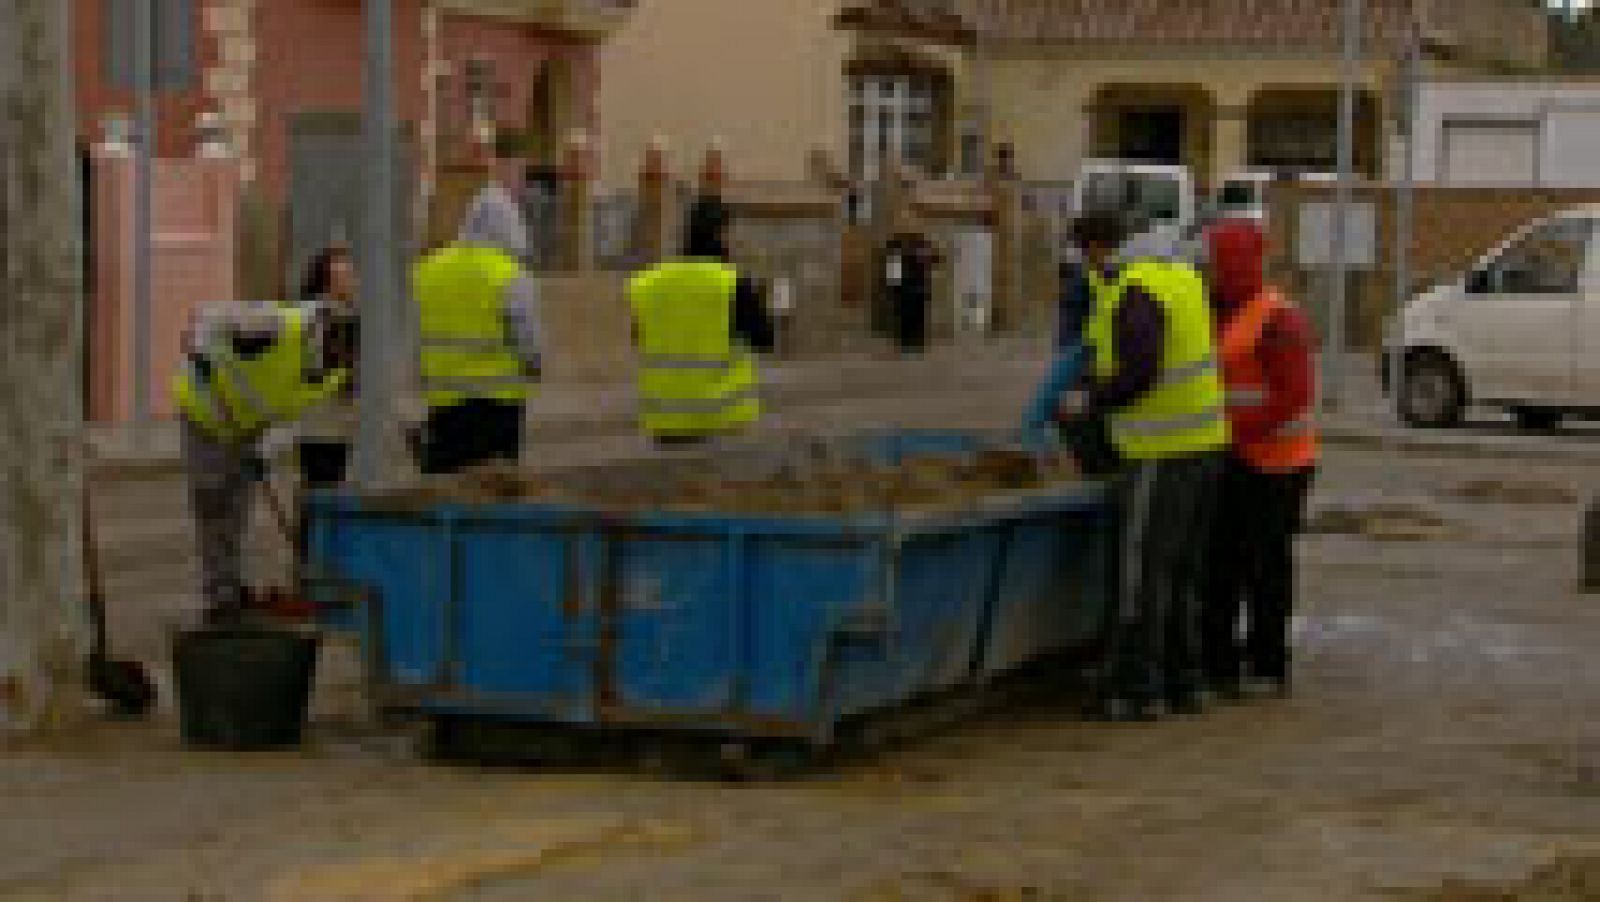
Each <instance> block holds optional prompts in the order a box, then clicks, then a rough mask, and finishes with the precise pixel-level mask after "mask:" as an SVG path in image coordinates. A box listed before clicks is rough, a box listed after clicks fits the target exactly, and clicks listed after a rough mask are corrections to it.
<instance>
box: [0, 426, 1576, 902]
mask: <svg viewBox="0 0 1600 902" xmlns="http://www.w3.org/2000/svg"><path fill="white" fill-rule="evenodd" d="M1586 480H1587V476H1586V474H1585V473H1583V472H1582V470H1580V469H1578V468H1576V467H1574V466H1571V465H1565V466H1563V465H1557V464H1540V463H1537V462H1533V461H1495V462H1489V461H1483V462H1467V461H1461V460H1452V461H1442V460H1428V459H1419V458H1416V457H1402V456H1397V455H1393V454H1385V453H1382V452H1380V451H1374V450H1365V451H1360V452H1356V451H1349V450H1346V451H1342V452H1337V453H1335V455H1334V456H1333V459H1332V460H1331V461H1330V463H1329V464H1328V466H1327V467H1326V470H1325V472H1324V474H1323V479H1322V482H1321V485H1320V490H1319V499H1318V506H1319V508H1322V509H1325V510H1332V511H1334V513H1331V514H1327V515H1325V516H1324V517H1323V518H1322V520H1321V522H1322V524H1323V526H1324V527H1326V528H1327V529H1329V530H1331V532H1329V533H1325V534H1319V535H1314V536H1311V537H1308V538H1307V539H1306V542H1305V545H1304V561H1305V566H1304V572H1303V580H1304V602H1305V604H1304V611H1303V614H1304V616H1303V617H1302V618H1301V622H1300V624H1299V631H1300V642H1299V648H1300V657H1299V668H1300V669H1299V683H1298V692H1297V695H1296V697H1294V698H1293V699H1290V700H1281V701H1257V702H1251V703H1248V704H1243V705H1236V706H1229V707H1221V708H1216V709H1213V710H1211V711H1209V712H1207V713H1206V714H1205V715H1203V716H1201V717H1199V718H1194V719H1186V720H1179V721H1169V722H1163V723H1157V724H1149V725H1132V726H1104V725H1091V724H1083V723H1079V722H1077V721H1076V720H1075V718H1074V717H1073V716H1072V712H1071V711H1070V709H1069V708H1068V706H1067V704H1066V703H1065V701H1064V700H1063V701H1061V702H1059V703H1054V702H1051V701H1050V700H1048V699H1047V700H1044V701H1038V702H1030V703H1028V704H1025V705H1022V706H1019V707H1014V708H1010V709H1007V710H1004V711H1000V712H996V713H995V714H993V715H992V716H990V717H988V718H986V719H984V720H982V721H981V722H978V723H973V724H969V725H966V726H963V727H960V728H958V729H954V730H951V731H947V732H944V733H942V734H940V735H938V736H936V737H933V738H930V739H927V740H923V741H919V742H917V743H915V744H913V745H911V746H909V747H907V748H903V749H900V750H895V751H890V752H886V753H883V754H880V755H877V756H875V757H872V758H870V759H868V760H865V761H861V762H855V763H851V764H848V765H845V766H843V767H841V768H839V769H837V770H835V771H834V772H832V773H829V774H827V775H825V776H819V777H816V778H813V779H810V780H807V781H804V782H800V783H795V784H786V785H778V786H758V787H733V786H720V785H704V784H692V783H673V782H667V781H662V780H656V779H651V778H648V777H644V776H638V775H627V774H622V775H618V774H572V773H565V774H561V773H540V772H535V771H513V770H476V769H471V768H464V767H441V766H430V765H425V764H422V763H419V762H418V761H417V760H416V759H415V758H413V757H412V755H411V750H410V748H409V747H408V746H407V745H406V743H404V742H403V741H383V740H379V739H374V738H371V737H361V736H355V735H352V734H351V733H350V731H349V730H348V729H345V725H342V724H340V723H338V722H337V721H328V722H323V723H321V724H319V727H318V731H317V737H316V740H315V741H314V742H313V744H312V745H311V746H310V747H309V748H307V749H306V750H305V751H303V752H299V753H291V754H283V755H269V756H265V757H243V756H231V755H210V754H200V753H191V752H186V751H184V750H182V749H181V748H180V747H179V746H178V743H177V740H176V738H175V731H174V728H173V725H172V724H171V722H170V720H169V721H164V722H162V723H159V724H157V725H155V726H154V727H150V726H133V727H107V728H103V729H99V730H96V731H95V732H94V733H93V734H92V735H88V736H75V737H72V738H70V739H68V740H63V741H61V742H58V743H55V744H54V745H52V746H35V747H30V748H24V749H17V750H13V751H10V752H7V753H5V754H4V755H3V756H0V800H3V802H0V804H3V809H4V816H3V817H0V898H39V899H119V900H142V899H163V900H164V899H229V900H232V899H273V900H291V899H294V900H298V899H312V900H315V899H338V898H369V899H412V898H437V899H483V900H519V899H533V898H539V899H584V900H613V899H615V900H634V899H686V900H689V899H695V900H699V899H718V900H720V899H752V900H754V899H844V900H896V899H907V900H911V899H915V900H924V899H927V900H946V899H948V900H1012V899H1016V900H1021V899H1074V900H1085V899H1091V900H1092V899H1119V900H1120V899H1127V900H1156V899H1173V900H1258V899H1259V900H1299V899H1362V898H1394V899H1417V900H1427V899H1433V900H1477V899H1485V900H1487V899H1600V720H1597V718H1596V717H1595V713H1596V712H1597V711H1600V600H1597V599H1596V598H1594V597H1585V596H1582V595H1580V594H1578V593H1577V591H1576V582H1577V564H1576V560H1577V548H1576V544H1577V542H1576V539H1577V534H1578V524H1579V519H1580V509H1579V505H1578V502H1577V498H1578V497H1579V496H1581V495H1585V494H1587V491H1588V489H1589V486H1588V485H1587V484H1586ZM1340 511H1343V512H1344V514H1345V515H1344V516H1341V515H1340V514H1339V512H1340ZM1374 511H1376V514H1374ZM156 594H158V593H153V594H152V597H155V595H156ZM151 635H154V634H153V633H151Z"/></svg>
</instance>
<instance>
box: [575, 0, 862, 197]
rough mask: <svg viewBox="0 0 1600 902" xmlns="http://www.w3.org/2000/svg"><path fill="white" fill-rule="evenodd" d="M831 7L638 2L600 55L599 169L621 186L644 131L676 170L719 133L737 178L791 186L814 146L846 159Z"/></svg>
mask: <svg viewBox="0 0 1600 902" xmlns="http://www.w3.org/2000/svg"><path fill="white" fill-rule="evenodd" d="M838 5H839V3H838V2H835V0H820V2H819V0H642V2H641V3H640V4H639V11H638V12H637V13H636V14H635V15H634V16H633V18H632V19H631V21H629V23H628V24H627V25H626V26H624V27H623V28H622V30H621V31H619V32H618V33H617V34H616V35H615V36H613V37H612V39H611V41H610V43H609V44H608V45H607V46H606V47H605V49H604V50H603V51H602V55H601V69H600V71H601V75H600V81H601V86H600V123H601V125H600V132H601V142H602V143H601V155H602V156H601V170H602V180H603V185H604V186H605V187H606V188H618V187H625V186H627V185H628V184H629V183H630V182H631V181H632V179H633V178H634V175H635V173H636V171H637V168H638V165H639V161H640V159H641V157H642V155H643V152H644V148H645V146H646V144H647V143H648V142H649V140H650V137H651V135H653V134H661V135H662V136H664V137H665V138H666V139H667V143H668V148H669V153H670V155H671V157H672V159H673V166H674V168H675V169H676V170H678V171H683V170H684V168H685V167H686V166H694V165H697V164H698V161H699V159H700V157H701V155H702V154H703V153H704V151H705V148H706V146H707V144H709V143H710V141H711V139H712V138H713V137H715V136H721V137H722V139H723V141H724V142H725V144H726V147H727V151H728V161H729V168H730V170H731V172H730V174H731V175H732V176H733V177H735V178H756V179H784V178H799V177H801V176H802V175H803V174H804V173H805V170H806V156H807V153H808V151H809V150H810V149H811V148H813V147H818V146H820V147H824V148H826V149H827V150H829V151H830V152H831V153H833V154H835V156H836V158H837V159H841V160H842V159H843V155H844V149H845V128H846V121H845V99H844V98H845V84H844V76H843V69H844V61H845V59H846V56H847V54H848V51H849V44H850V42H849V38H848V37H847V36H846V35H843V34H841V33H840V32H837V31H835V30H834V29H833V27H832V19H833V16H834V14H835V12H836V8H837V7H838Z"/></svg>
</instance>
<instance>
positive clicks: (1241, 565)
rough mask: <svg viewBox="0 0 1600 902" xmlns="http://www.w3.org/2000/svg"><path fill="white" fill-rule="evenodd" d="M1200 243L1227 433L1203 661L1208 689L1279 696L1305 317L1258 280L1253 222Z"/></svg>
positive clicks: (1296, 492) (1295, 511) (1309, 430)
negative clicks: (1224, 395) (1206, 263)
mask: <svg viewBox="0 0 1600 902" xmlns="http://www.w3.org/2000/svg"><path fill="white" fill-rule="evenodd" d="M1205 241H1206V248H1207V251H1208V256H1209V270H1210V276H1211V279H1210V282H1211V303H1212V306H1213V309H1214V310H1215V315H1216V322H1217V332H1218V348H1219V354H1220V357H1221V360H1222V369H1223V379H1224V382H1225V384H1226V388H1227V406H1228V419H1229V424H1230V433H1231V440H1230V443H1229V446H1228V453H1227V455H1226V459H1225V461H1224V464H1223V470H1222V475H1221V478H1220V481H1219V486H1218V506H1217V516H1218V517H1219V518H1220V519H1219V522H1217V524H1216V526H1217V528H1215V529H1213V530H1212V531H1211V533H1210V535H1211V543H1210V549H1209V553H1208V554H1207V556H1206V566H1207V571H1206V575H1205V578H1204V580H1203V583H1202V591H1201V613H1200V634H1201V635H1200V639H1201V648H1202V654H1201V657H1202V662H1203V667H1204V670H1205V678H1206V682H1207V683H1208V685H1209V686H1210V688H1211V690H1212V691H1213V693H1215V694H1217V695H1220V696H1222V697H1227V698H1232V697H1238V696H1239V695H1240V694H1241V693H1250V694H1261V693H1272V694H1283V693H1286V692H1287V691H1288V687H1289V676H1290V674H1289V658H1290V650H1289V624H1290V618H1291V616H1292V614H1293V609H1294V587H1295V575H1294V537H1295V534H1296V533H1297V532H1298V531H1299V529H1300V524H1301V520H1302V518H1303V516H1304V511H1305V505H1306V498H1307V496H1308V494H1309V492H1310V488H1311V483H1312V479H1313V474H1314V472H1315V469H1316V463H1317V455H1318V448H1317V435H1316V430H1315V427H1314V425H1313V423H1312V413H1313V407H1314V405H1315V399H1316V385H1315V382H1316V363H1315V350H1314V348H1315V341H1314V339H1313V336H1312V330H1311V327H1310V324H1309V323H1308V322H1307V319H1306V316H1305V314H1304V313H1302V312H1301V311H1300V310H1299V308H1297V307H1296V306H1295V305H1294V304H1293V303H1292V302H1290V301H1289V300H1288V299H1287V298H1286V297H1285V296H1284V295H1283V293H1282V292H1281V291H1279V290H1278V289H1277V288H1274V287H1273V286H1271V285H1269V284H1268V283H1267V280H1266V277H1265V268H1264V258H1265V251H1266V239H1265V237H1264V236H1263V234H1262V232H1261V229H1260V227H1259V226H1257V225H1256V224H1255V223H1252V222H1248V221H1229V222H1225V223H1222V224H1219V225H1217V226H1214V227H1212V228H1211V229H1210V230H1209V231H1208V232H1207V233H1206V236H1205ZM1241 615H1247V616H1246V617H1245V620H1246V630H1245V631H1244V635H1243V637H1242V639H1241V635H1240V620H1241Z"/></svg>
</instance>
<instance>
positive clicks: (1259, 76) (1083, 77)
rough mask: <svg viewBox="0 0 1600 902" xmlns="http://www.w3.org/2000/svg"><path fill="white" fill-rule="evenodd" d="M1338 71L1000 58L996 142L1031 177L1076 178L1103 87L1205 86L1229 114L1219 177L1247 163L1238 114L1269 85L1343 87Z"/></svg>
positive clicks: (995, 70) (1318, 62)
mask: <svg viewBox="0 0 1600 902" xmlns="http://www.w3.org/2000/svg"><path fill="white" fill-rule="evenodd" d="M1337 66H1338V63H1337V61H1336V60H1331V59H1313V60H1283V59H1255V60H1250V61H1248V63H1247V64H1245V63H1241V62H1240V61H1238V60H1231V61H1228V62H1226V63H1224V62H1222V61H1219V60H1215V59H1203V58H1191V59H1183V58H1169V59H1109V58H1108V59H1094V58H1084V57H1081V56H1079V57H1074V58H1057V59H1045V58H999V59H996V60H994V61H993V63H992V69H991V72H992V75H991V79H992V85H993V88H992V90H993V97H994V107H995V137H996V140H1000V141H1011V142H1013V144H1014V145H1015V147H1016V153H1017V165H1018V168H1019V169H1020V170H1021V174H1022V176H1023V178H1026V179H1047V180H1054V179H1069V178H1071V177H1072V176H1073V174H1074V173H1075V171H1076V169H1077V166H1078V163H1079V162H1080V161H1081V160H1082V159H1083V157H1084V156H1085V155H1086V153H1087V152H1088V150H1089V136H1090V131H1089V130H1090V124H1089V123H1090V117H1089V116H1088V115H1087V114H1086V111H1085V107H1086V106H1087V105H1088V104H1089V103H1091V102H1092V100H1093V98H1094V95H1095V93H1096V92H1097V91H1098V90H1099V88H1100V87H1101V86H1102V85H1106V84H1162V85H1167V84H1170V85H1199V86H1201V87H1204V88H1206V89H1207V90H1208V91H1209V92H1210V93H1211V99H1212V103H1213V104H1214V105H1215V106H1216V108H1217V110H1218V111H1219V112H1220V113H1221V114H1222V116H1221V118H1220V119H1219V122H1218V125H1217V127H1216V131H1215V132H1214V133H1213V135H1212V139H1211V146H1212V148H1213V167H1212V168H1213V172H1212V173H1211V175H1212V176H1213V177H1215V176H1217V175H1220V174H1221V173H1223V172H1227V171H1231V170H1233V169H1237V168H1240V167H1242V166H1243V165H1244V162H1245V132H1244V127H1243V122H1242V121H1240V120H1238V119H1236V118H1231V117H1230V113H1236V112H1237V111H1240V110H1242V109H1243V108H1245V107H1246V106H1247V105H1248V103H1249V101H1250V97H1251V95H1252V94H1254V93H1255V91H1256V90H1257V89H1259V88H1262V87H1281V86H1295V85H1319V86H1320V85H1332V84H1336V83H1337V79H1338V71H1337ZM1383 77H1384V73H1383V71H1382V70H1381V69H1379V68H1377V67H1374V68H1373V69H1372V70H1371V71H1370V72H1369V73H1368V83H1369V84H1370V85H1371V86H1372V87H1373V88H1374V89H1381V88H1382V85H1383Z"/></svg>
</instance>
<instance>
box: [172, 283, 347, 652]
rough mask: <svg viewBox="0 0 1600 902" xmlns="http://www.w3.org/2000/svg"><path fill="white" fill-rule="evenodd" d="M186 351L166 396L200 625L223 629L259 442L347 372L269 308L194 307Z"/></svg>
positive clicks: (233, 606)
mask: <svg viewBox="0 0 1600 902" xmlns="http://www.w3.org/2000/svg"><path fill="white" fill-rule="evenodd" d="M184 350H185V359H184V361H183V364H182V367H181V368H180V370H179V372H178V374H177V377H176V378H175V380H174V385H173V392H174V398H175V401H176V404H177V408H178V413H179V420H180V429H181V434H182V443H183V459H184V465H185V469H186V471H187V473H188V477H189V488H190V502H191V505H192V508H193V513H194V518H195V525H196V533H197V536H196V539H197V543H198V546H199V553H200V569H201V578H202V593H203V595H204V598H205V602H206V615H207V618H208V619H209V620H211V621H212V622H227V621H230V620H236V619H237V618H238V616H239V615H240V614H242V613H243V612H244V609H245V608H246V606H247V604H248V599H247V597H246V592H245V588H244V581H243V571H242V559H241V549H242V545H243V543H244V535H245V530H246V528H247V526H248V524H249V522H250V519H249V514H250V506H251V505H250V499H251V495H250V488H251V485H252V484H253V483H255V482H259V481H261V480H262V479H264V478H265V477H266V464H265V462H264V461H263V459H262V458H263V454H262V446H263V443H264V439H265V437H266V435H267V433H268V431H269V430H271V429H272V428H273V427H275V426H279V425H284V424H287V423H290V422H292V421H294V420H295V419H296V418H298V417H299V416H300V415H301V414H302V413H303V412H304V411H306V410H307V409H309V408H310V407H312V406H313V405H315V404H317V403H320V402H323V401H326V400H329V399H332V398H333V397H335V396H336V395H337V394H338V393H339V390H340V389H341V387H342V386H343V385H344V383H345V381H346V379H347V378H348V377H349V371H348V370H343V369H327V368H325V367H324V366H323V365H322V364H321V363H320V361H322V360H323V359H324V355H323V354H322V353H320V352H319V350H318V349H317V348H315V347H313V339H312V337H311V334H310V332H309V330H308V329H307V324H306V317H305V314H304V313H303V312H302V311H299V310H296V309H294V308H291V307H287V306H284V305H280V304H275V303H239V304H216V305H211V306H209V307H206V308H204V309H202V310H201V311H199V312H198V313H197V315H196V316H195V318H194V320H193V321H192V322H191V324H190V326H189V329H188V331H187V333H186V335H185V338H184Z"/></svg>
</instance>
